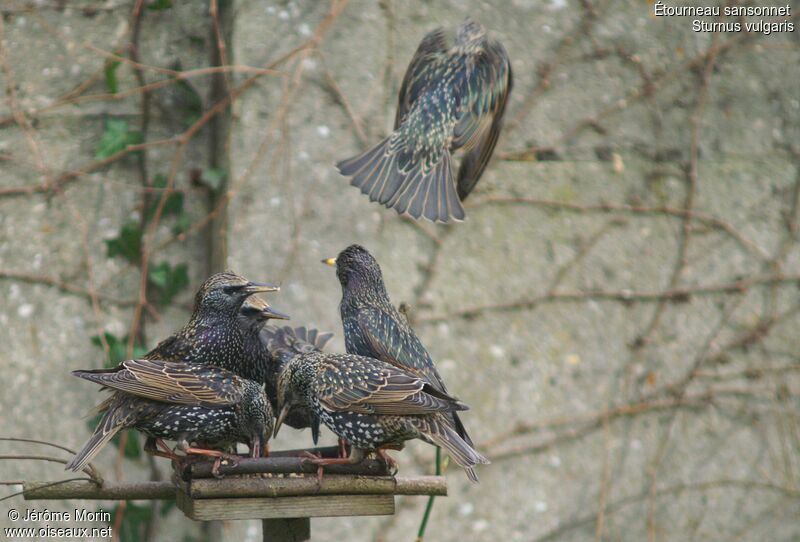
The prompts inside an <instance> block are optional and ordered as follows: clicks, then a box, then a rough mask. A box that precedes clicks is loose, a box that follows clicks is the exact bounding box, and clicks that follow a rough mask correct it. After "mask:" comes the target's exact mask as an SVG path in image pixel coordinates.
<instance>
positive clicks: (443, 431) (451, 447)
mask: <svg viewBox="0 0 800 542" xmlns="http://www.w3.org/2000/svg"><path fill="white" fill-rule="evenodd" d="M278 405H279V410H278V420H277V421H276V422H275V434H277V433H278V429H279V428H280V426H281V423H282V422H283V420H284V418H285V416H286V415H287V414H288V413H289V412H291V410H292V408H293V407H296V406H298V405H299V406H303V407H305V408H309V409H311V410H312V411H313V412H314V413H315V414H316V415H317V416H319V418H320V419H321V420H322V422H323V423H325V425H327V426H328V427H329V428H330V429H331V431H333V432H334V433H336V434H337V435H338V436H339V437H341V438H343V439H345V440H346V441H347V442H348V443H349V444H350V445H351V453H350V457H349V458H343V459H316V460H313V461H314V462H315V463H317V464H318V465H320V466H322V465H330V464H335V463H344V462H349V463H357V462H359V461H360V460H361V459H362V458H363V457H364V453H365V452H371V451H379V452H380V451H381V450H382V449H387V448H394V449H400V448H402V446H403V444H404V443H405V441H407V440H411V439H415V438H419V439H422V440H424V441H425V442H428V443H431V444H435V445H437V446H441V447H443V448H445V449H446V450H447V451H448V452H449V453H450V455H451V456H452V457H453V459H454V460H455V461H456V463H458V464H459V465H461V466H462V467H464V469H465V470H466V471H467V475H468V476H469V479H470V480H472V481H474V482H477V481H478V477H477V476H476V474H475V470H474V468H473V467H474V466H475V465H477V464H479V463H488V462H489V461H488V460H487V459H486V458H485V457H483V456H482V455H481V454H479V453H478V452H477V451H475V450H474V449H473V448H472V447H471V446H470V445H469V444H467V443H466V442H464V440H463V439H462V438H461V437H459V436H458V434H457V433H456V432H455V431H453V430H452V429H451V423H450V422H449V419H448V417H447V416H448V415H449V414H450V413H452V412H454V411H456V410H466V408H467V407H466V406H465V405H463V404H462V403H460V402H458V401H457V400H456V399H454V398H452V397H450V396H448V395H447V394H444V393H442V392H441V391H439V390H438V389H436V388H435V387H434V386H432V385H430V384H429V383H428V382H427V381H426V380H425V379H423V378H420V377H418V376H416V375H414V374H412V373H410V372H408V371H404V370H402V369H398V368H397V367H395V366H394V365H391V364H389V363H385V362H382V361H380V360H376V359H372V358H366V357H362V356H355V355H352V354H325V353H322V352H310V353H307V354H299V355H296V356H295V357H293V358H292V359H291V360H290V361H289V362H288V363H287V364H286V365H285V366H284V367H283V369H282V371H281V375H280V378H279V380H278Z"/></svg>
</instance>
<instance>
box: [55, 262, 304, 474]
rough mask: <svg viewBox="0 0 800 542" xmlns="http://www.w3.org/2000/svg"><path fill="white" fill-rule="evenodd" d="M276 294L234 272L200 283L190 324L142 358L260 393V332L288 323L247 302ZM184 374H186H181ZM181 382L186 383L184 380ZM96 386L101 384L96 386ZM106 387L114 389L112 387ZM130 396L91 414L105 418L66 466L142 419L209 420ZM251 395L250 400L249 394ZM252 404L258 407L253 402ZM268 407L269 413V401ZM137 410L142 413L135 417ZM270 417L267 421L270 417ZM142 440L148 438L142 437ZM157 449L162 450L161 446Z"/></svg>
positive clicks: (189, 409) (149, 446)
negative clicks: (228, 378) (222, 376)
mask: <svg viewBox="0 0 800 542" xmlns="http://www.w3.org/2000/svg"><path fill="white" fill-rule="evenodd" d="M277 290H279V288H278V287H277V286H274V285H271V284H262V283H257V282H251V281H248V280H247V279H245V278H243V277H241V276H239V275H237V274H235V273H232V272H225V273H217V274H215V275H212V276H211V277H209V278H208V279H207V280H206V281H205V282H204V283H203V285H202V286H201V287H200V290H199V291H198V292H197V295H196V296H195V308H194V312H193V313H192V316H191V318H190V319H189V322H188V323H187V324H186V325H185V326H184V327H183V328H181V329H180V330H178V331H177V332H176V333H174V334H173V335H171V336H170V337H168V338H167V339H165V340H164V341H162V342H161V343H159V344H158V345H157V346H156V347H155V348H154V349H153V350H151V351H150V352H148V353H147V354H145V356H143V358H145V359H146V360H148V362H150V363H173V364H176V365H175V367H176V370H183V369H179V368H180V367H186V366H195V365H196V366H197V369H196V370H197V371H202V370H203V369H204V368H209V370H213V369H214V368H218V369H224V370H227V371H230V372H231V373H233V374H234V375H238V376H239V377H242V379H246V380H248V381H252V384H253V385H256V386H258V387H261V386H262V384H263V383H264V382H265V381H266V373H267V366H266V364H265V363H264V359H265V357H266V355H267V353H266V351H265V347H264V345H263V343H262V342H261V339H260V338H259V331H260V330H261V328H262V327H263V326H264V324H265V323H266V322H267V320H269V319H271V318H282V319H287V318H288V317H287V316H286V315H283V314H281V313H279V312H277V311H275V310H274V309H272V308H271V307H270V306H269V304H267V303H266V302H265V301H263V300H261V299H259V298H252V299H249V300H248V298H251V296H253V294H257V293H259V292H274V291H277ZM245 301H248V305H247V306H246V307H243V305H244V303H245ZM123 368H124V367H123V366H122V365H120V366H119V367H117V368H116V369H110V370H106V371H111V372H114V371H119V370H122V369H123ZM102 371H104V370H101V372H102ZM79 373H80V374H78V376H80V377H81V378H88V379H90V380H91V379H92V378H94V377H92V378H89V377H88V376H87V375H89V374H94V372H93V371H80V372H79ZM183 374H184V375H186V374H190V373H185V372H184V373H183ZM185 378H188V377H186V376H185ZM94 381H96V382H99V383H102V382H100V381H99V380H94ZM104 385H106V384H104ZM106 386H107V387H110V388H114V386H110V385H106ZM242 386H244V385H242ZM262 392H263V390H262ZM130 395H131V394H130V392H129V391H126V390H122V389H118V390H117V391H115V392H114V393H113V394H112V395H111V396H110V397H109V398H108V399H106V400H105V401H104V402H103V403H101V404H100V405H98V406H97V407H96V409H95V410H96V411H97V412H100V413H103V415H104V416H103V418H102V421H101V422H100V424H99V425H98V427H97V428H96V429H95V432H94V434H93V435H92V437H91V438H90V439H89V441H88V442H87V443H86V444H85V445H84V447H83V449H82V450H81V452H79V453H78V455H77V456H76V457H75V459H73V461H72V462H71V463H70V466H82V465H83V464H85V463H86V462H88V461H90V460H91V458H92V457H93V456H94V455H95V454H96V453H97V452H98V451H99V450H100V448H101V447H102V446H103V445H105V443H107V442H108V440H109V439H110V438H111V437H113V435H114V434H115V433H117V432H118V431H120V430H121V429H125V428H127V427H138V426H137V425H136V424H135V422H137V420H139V419H140V418H142V417H144V418H147V419H149V418H151V417H153V416H156V417H158V416H162V417H163V416H169V417H172V418H174V420H177V417H179V416H181V415H186V416H187V423H189V424H191V423H195V422H197V421H198V419H200V418H198V417H199V416H200V415H201V414H204V415H205V416H206V418H204V419H210V418H209V416H210V415H209V414H208V413H203V412H201V411H200V410H199V409H201V408H204V406H203V405H200V404H192V405H181V406H177V407H176V406H175V405H172V404H171V402H170V401H163V404H159V405H153V404H151V403H153V401H155V399H153V398H152V397H150V398H148V399H150V400H149V401H144V402H142V400H141V398H136V397H131V396H130ZM168 395H169V394H167V396H168ZM250 395H251V396H253V392H252V390H251V391H250ZM145 397H146V396H145ZM253 397H254V396H253ZM252 401H256V399H253V400H252ZM252 401H251V402H252ZM267 406H268V407H271V404H270V403H269V400H268V399H267ZM173 407H174V408H173ZM195 407H197V409H195ZM137 409H145V410H144V411H143V412H139V413H138V414H137V412H138V410H137ZM165 409H167V410H165ZM270 410H271V409H270ZM269 416H270V418H271V416H272V415H271V414H270V415H269ZM153 423H155V422H153ZM161 423H162V424H163V423H164V422H163V421H162V422H161ZM169 427H171V428H175V430H177V429H178V428H182V427H183V425H181V424H180V423H177V421H174V423H171V424H170V425H169ZM212 429H213V428H212ZM196 431H200V429H199V428H198V429H197V430H196ZM184 432H185V431H184ZM190 433H191V432H190ZM146 434H149V433H147V432H146ZM174 434H175V435H177V434H178V433H174ZM210 440H213V439H210ZM161 444H162V445H163V443H161ZM155 445H156V440H155V438H154V437H152V436H149V437H148V440H147V443H146V444H145V449H146V450H147V451H150V452H152V451H153V450H154V449H155ZM179 445H180V442H179Z"/></svg>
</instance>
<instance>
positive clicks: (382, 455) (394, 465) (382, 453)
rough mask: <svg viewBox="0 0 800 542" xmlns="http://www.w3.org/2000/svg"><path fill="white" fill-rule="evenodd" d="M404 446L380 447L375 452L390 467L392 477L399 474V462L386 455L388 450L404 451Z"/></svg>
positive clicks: (390, 445)
mask: <svg viewBox="0 0 800 542" xmlns="http://www.w3.org/2000/svg"><path fill="white" fill-rule="evenodd" d="M402 449H403V447H402V446H398V445H396V444H387V445H385V446H381V447H379V448H378V449H377V450H375V455H377V456H378V458H379V459H381V460H383V461H384V462H385V463H386V466H387V467H389V472H391V473H392V476H394V475H395V474H397V467H398V465H397V461H396V460H395V459H394V458H393V457H392V456H390V455H389V454H388V453H386V450H402Z"/></svg>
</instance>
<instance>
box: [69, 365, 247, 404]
mask: <svg viewBox="0 0 800 542" xmlns="http://www.w3.org/2000/svg"><path fill="white" fill-rule="evenodd" d="M73 374H74V375H76V376H78V377H80V378H84V379H86V380H91V381H93V382H96V383H98V384H102V385H104V386H107V387H109V388H113V389H115V390H119V391H123V392H125V393H130V394H132V395H137V396H139V397H144V398H146V399H152V400H155V401H162V402H166V403H175V404H181V405H195V406H210V407H213V406H224V405H232V404H236V403H237V402H239V401H240V400H241V398H242V394H243V393H242V385H241V384H242V383H241V378H239V377H237V376H236V375H234V374H233V373H231V372H229V371H226V370H224V369H219V368H216V367H206V366H202V365H195V364H187V363H176V362H169V361H159V360H147V359H135V360H128V361H124V362H122V363H121V364H120V365H119V366H118V367H116V368H115V369H111V370H108V369H101V370H97V371H74V372H73Z"/></svg>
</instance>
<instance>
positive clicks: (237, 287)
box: [222, 284, 244, 295]
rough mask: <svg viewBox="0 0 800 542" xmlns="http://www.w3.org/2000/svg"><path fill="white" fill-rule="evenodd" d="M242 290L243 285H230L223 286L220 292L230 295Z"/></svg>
mask: <svg viewBox="0 0 800 542" xmlns="http://www.w3.org/2000/svg"><path fill="white" fill-rule="evenodd" d="M242 288H244V284H231V285H229V286H223V288H222V291H223V292H225V293H226V294H228V295H230V294H233V293H235V292H238V291H239V290H241V289H242Z"/></svg>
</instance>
